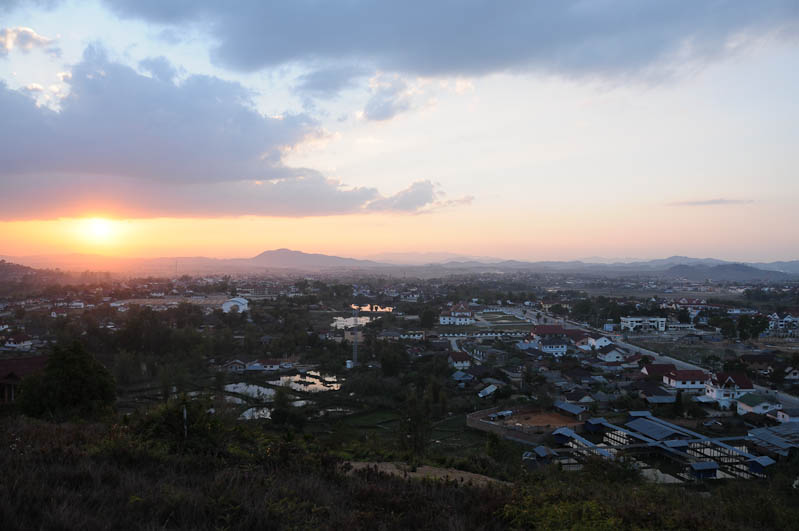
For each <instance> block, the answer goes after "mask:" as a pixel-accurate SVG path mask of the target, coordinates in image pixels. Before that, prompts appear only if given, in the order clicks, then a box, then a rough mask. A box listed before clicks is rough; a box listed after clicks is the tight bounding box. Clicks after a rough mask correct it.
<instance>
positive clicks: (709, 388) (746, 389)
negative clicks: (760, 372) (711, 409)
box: [704, 372, 755, 409]
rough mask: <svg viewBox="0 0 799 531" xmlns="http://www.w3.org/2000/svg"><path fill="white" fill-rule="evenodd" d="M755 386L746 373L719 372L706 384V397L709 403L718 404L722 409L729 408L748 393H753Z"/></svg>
mask: <svg viewBox="0 0 799 531" xmlns="http://www.w3.org/2000/svg"><path fill="white" fill-rule="evenodd" d="M754 391H755V386H754V385H753V384H752V381H751V380H750V379H749V377H748V376H747V375H746V374H744V373H738V372H719V373H716V375H715V376H713V377H712V378H710V379H709V380H708V381H707V382H705V395H704V398H705V400H707V401H711V402H716V403H718V405H719V407H721V408H725V409H727V408H729V407H730V406H731V405H733V404H734V403H735V402H736V401H737V400H738V399H739V398H741V397H742V396H743V395H745V394H747V393H753V392H754Z"/></svg>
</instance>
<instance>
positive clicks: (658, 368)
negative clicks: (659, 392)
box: [641, 363, 677, 381]
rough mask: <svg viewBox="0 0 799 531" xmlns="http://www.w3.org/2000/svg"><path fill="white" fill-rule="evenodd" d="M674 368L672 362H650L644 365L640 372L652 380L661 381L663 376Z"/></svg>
mask: <svg viewBox="0 0 799 531" xmlns="http://www.w3.org/2000/svg"><path fill="white" fill-rule="evenodd" d="M676 368H677V367H676V366H675V365H674V364H673V363H650V364H649V365H644V368H643V369H641V373H643V374H645V375H646V376H647V377H648V378H652V379H653V380H658V381H663V377H664V376H665V375H667V374H668V373H669V372H671V371H673V370H675V369H676Z"/></svg>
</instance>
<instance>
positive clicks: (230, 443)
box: [0, 401, 799, 529]
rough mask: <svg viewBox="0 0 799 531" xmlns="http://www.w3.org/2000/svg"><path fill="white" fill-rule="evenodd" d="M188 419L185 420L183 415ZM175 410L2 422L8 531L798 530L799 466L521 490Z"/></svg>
mask: <svg viewBox="0 0 799 531" xmlns="http://www.w3.org/2000/svg"><path fill="white" fill-rule="evenodd" d="M184 405H185V406H186V407H187V416H186V417H187V419H188V421H187V422H186V423H185V424H184V421H183V407H184ZM206 407H207V404H203V403H202V402H201V401H190V402H181V401H173V402H170V403H168V404H165V405H162V406H159V407H157V408H155V409H153V410H151V411H150V412H148V413H146V414H144V413H142V414H137V415H133V416H131V417H129V418H128V419H127V421H124V422H121V423H111V424H109V423H60V424H55V423H50V422H46V421H40V420H32V419H28V418H26V417H15V416H9V417H7V418H5V419H4V420H2V421H0V422H2V424H0V426H1V428H2V431H1V432H0V445H2V448H3V451H2V452H0V467H2V470H3V474H2V476H0V478H2V479H0V528H2V529H129V528H137V529H163V528H175V529H285V528H288V529H311V528H313V529H319V528H321V529H327V528H346V529H506V528H512V529H693V528H700V527H702V528H707V527H708V526H710V527H712V528H713V529H788V528H791V527H793V526H794V525H795V523H796V522H797V521H799V505H798V504H797V501H799V492H798V491H797V490H796V489H794V488H793V487H792V484H793V482H794V480H795V478H796V476H797V473H799V466H797V464H796V463H794V464H786V465H783V466H781V467H780V468H779V469H778V470H777V475H775V476H774V477H773V478H771V479H769V480H766V481H749V482H743V481H733V482H711V483H708V484H699V485H693V486H666V485H653V484H649V483H645V482H643V481H642V480H641V479H640V477H639V475H638V474H637V473H636V472H635V471H632V470H629V469H625V468H623V467H619V466H618V465H611V464H608V463H604V462H592V463H588V464H587V465H586V467H585V469H584V470H583V471H581V472H561V471H559V470H557V469H553V468H549V469H542V470H539V471H535V472H530V473H526V474H523V475H522V479H520V480H518V481H517V482H516V483H514V484H508V485H505V484H501V483H494V484H488V485H487V486H482V487H478V486H475V485H471V484H463V483H461V482H456V481H433V480H418V479H410V478H403V477H394V476H388V475H386V474H383V473H380V472H377V471H376V470H374V469H370V468H366V469H363V470H358V471H353V470H351V469H350V467H349V466H348V465H347V463H346V462H344V461H342V460H341V459H340V458H339V457H336V456H334V455H333V454H331V453H330V452H328V451H327V449H326V448H325V447H324V446H323V444H321V443H320V441H319V440H318V439H317V438H315V437H313V436H310V435H304V436H302V435H294V434H292V432H290V431H286V432H284V433H282V434H274V433H273V434H269V433H267V432H265V431H264V430H263V428H262V427H260V426H259V425H258V424H251V423H242V422H236V421H235V420H234V419H232V418H228V417H225V416H224V415H217V414H212V413H209V412H208V411H207V409H206Z"/></svg>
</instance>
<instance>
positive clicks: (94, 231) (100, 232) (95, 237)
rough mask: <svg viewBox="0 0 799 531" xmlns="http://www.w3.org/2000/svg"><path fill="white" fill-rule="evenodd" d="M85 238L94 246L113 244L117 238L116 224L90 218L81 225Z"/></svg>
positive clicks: (103, 219)
mask: <svg viewBox="0 0 799 531" xmlns="http://www.w3.org/2000/svg"><path fill="white" fill-rule="evenodd" d="M80 230H81V234H82V236H83V238H84V239H85V240H87V241H89V242H91V243H94V244H108V243H112V242H113V240H114V237H115V235H116V234H115V232H116V231H115V230H114V223H113V222H112V221H110V220H108V219H105V218H89V219H86V220H83V222H82V223H81V229H80Z"/></svg>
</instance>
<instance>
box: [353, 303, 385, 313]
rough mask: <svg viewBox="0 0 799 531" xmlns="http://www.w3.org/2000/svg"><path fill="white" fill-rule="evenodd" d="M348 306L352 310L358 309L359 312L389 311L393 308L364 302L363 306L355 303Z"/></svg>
mask: <svg viewBox="0 0 799 531" xmlns="http://www.w3.org/2000/svg"><path fill="white" fill-rule="evenodd" d="M350 308H352V309H353V310H358V311H361V312H381V313H382V312H387V313H391V312H393V311H394V308H392V307H391V306H378V305H377V304H364V305H363V306H358V305H357V304H350Z"/></svg>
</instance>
